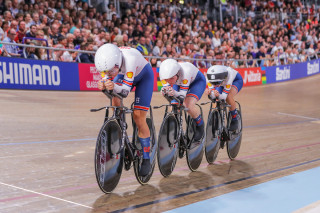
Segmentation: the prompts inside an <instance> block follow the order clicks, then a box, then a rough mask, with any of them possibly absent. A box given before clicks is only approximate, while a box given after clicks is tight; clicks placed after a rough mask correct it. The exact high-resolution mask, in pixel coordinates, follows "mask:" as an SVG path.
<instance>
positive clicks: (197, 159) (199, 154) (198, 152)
mask: <svg viewBox="0 0 320 213" xmlns="http://www.w3.org/2000/svg"><path fill="white" fill-rule="evenodd" d="M201 116H202V114H201ZM202 118H203V116H202ZM195 128H196V124H195V122H194V121H193V119H192V118H191V116H190V115H189V116H188V119H187V128H186V130H187V132H186V134H187V137H188V140H189V143H188V145H187V146H188V147H187V150H186V159H187V164H188V167H189V169H190V170H191V171H192V172H194V171H196V170H197V169H198V168H199V166H200V164H201V161H202V158H203V153H204V144H205V143H204V141H205V139H206V136H205V135H204V136H203V137H202V139H201V143H200V144H198V145H196V146H194V147H193V148H189V147H190V143H192V141H191V140H190V137H191V135H192V137H191V139H192V140H193V134H194V132H195ZM204 134H206V133H204Z"/></svg>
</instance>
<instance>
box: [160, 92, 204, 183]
mask: <svg viewBox="0 0 320 213" xmlns="http://www.w3.org/2000/svg"><path fill="white" fill-rule="evenodd" d="M164 97H165V98H166V99H167V100H168V101H169V104H163V105H161V106H155V107H154V109H158V108H161V107H165V113H164V118H163V121H162V124H161V127H160V131H159V136H158V154H157V159H158V166H159V170H160V173H161V174H162V175H163V176H164V177H168V176H169V175H170V174H171V173H172V172H173V170H174V167H175V165H176V161H177V156H179V158H183V157H184V156H185V155H186V159H187V164H188V167H189V169H190V170H191V171H196V170H197V169H198V167H199V166H200V163H201V161H202V157H203V152H204V141H205V136H203V137H202V139H201V140H200V142H199V143H194V142H193V137H194V132H195V128H196V124H195V122H194V121H193V119H192V118H191V116H190V115H188V114H187V111H188V109H187V108H186V107H185V106H184V105H183V100H180V99H178V98H176V97H174V96H168V95H165V96H164ZM172 100H175V101H177V102H178V104H172V103H171V101H172ZM197 106H198V107H199V108H200V112H201V116H202V114H203V113H202V108H201V106H200V105H198V104H197ZM169 108H171V110H169ZM183 117H184V118H185V125H186V131H184V130H183V124H184V121H183Z"/></svg>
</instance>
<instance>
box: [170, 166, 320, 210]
mask: <svg viewBox="0 0 320 213" xmlns="http://www.w3.org/2000/svg"><path fill="white" fill-rule="evenodd" d="M319 176H320V167H316V168H313V169H310V170H307V171H303V172H299V173H296V174H293V175H289V176H286V177H282V178H279V179H276V180H272V181H269V182H266V183H262V184H258V185H255V186H251V187H248V188H245V189H241V190H238V191H235V192H231V193H228V194H224V195H221V196H218V197H215V198H211V199H208V200H204V201H200V202H197V203H194V204H190V205H187V206H184V207H181V208H177V209H173V210H170V211H167V212H168V213H179V212H181V213H182V212H183V213H186V212H197V211H200V212H215V213H220V212H221V213H222V212H223V213H235V212H237V213H242V212H243V213H248V212H259V213H269V212H281V213H286V212H293V211H295V210H298V209H300V208H303V207H305V206H307V205H309V204H311V203H314V202H316V201H318V200H320V184H319Z"/></svg>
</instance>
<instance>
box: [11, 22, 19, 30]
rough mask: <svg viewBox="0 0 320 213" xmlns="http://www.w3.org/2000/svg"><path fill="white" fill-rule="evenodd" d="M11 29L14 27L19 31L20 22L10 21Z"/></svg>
mask: <svg viewBox="0 0 320 213" xmlns="http://www.w3.org/2000/svg"><path fill="white" fill-rule="evenodd" d="M10 29H14V30H15V31H16V32H17V31H18V22H17V21H16V20H12V22H11V23H10Z"/></svg>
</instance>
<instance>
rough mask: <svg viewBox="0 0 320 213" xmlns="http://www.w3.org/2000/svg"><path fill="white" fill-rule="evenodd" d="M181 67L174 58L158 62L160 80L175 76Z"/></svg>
mask: <svg viewBox="0 0 320 213" xmlns="http://www.w3.org/2000/svg"><path fill="white" fill-rule="evenodd" d="M180 69H181V66H180V64H179V63H178V62H177V61H176V60H174V59H166V60H164V61H163V62H162V63H161V64H160V70H159V76H160V80H164V79H169V78H172V77H173V76H175V75H176V74H177V73H178V72H179V70H180Z"/></svg>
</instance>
